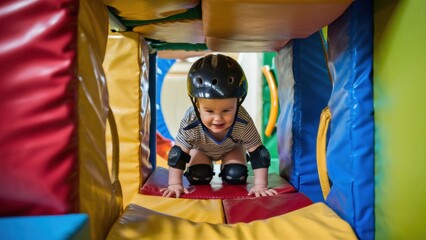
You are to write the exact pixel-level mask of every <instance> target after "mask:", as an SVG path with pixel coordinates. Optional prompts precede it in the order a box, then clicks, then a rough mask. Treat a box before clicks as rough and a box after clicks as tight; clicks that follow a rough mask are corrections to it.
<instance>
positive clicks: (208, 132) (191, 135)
mask: <svg viewBox="0 0 426 240" xmlns="http://www.w3.org/2000/svg"><path fill="white" fill-rule="evenodd" d="M187 87H188V95H189V97H190V99H191V101H192V104H193V107H191V108H189V109H188V111H187V112H186V114H185V116H184V118H183V120H182V121H181V125H180V129H179V132H178V134H177V137H176V144H175V146H173V147H172V148H171V150H170V151H169V156H168V165H169V186H168V188H163V189H161V192H162V193H163V196H165V197H172V196H176V198H179V197H180V196H181V195H182V194H184V193H188V190H187V189H185V188H184V187H183V185H182V175H185V176H186V177H187V179H188V181H189V182H190V183H191V184H193V185H195V184H209V183H210V181H211V179H212V177H213V175H214V172H213V166H212V161H216V160H222V165H221V172H220V174H219V176H220V177H221V178H222V181H223V182H224V183H227V184H245V183H246V180H247V175H248V174H247V173H248V170H247V165H246V152H247V151H248V153H249V156H247V157H248V160H249V161H251V165H252V168H253V172H254V186H253V188H251V189H250V191H249V193H248V195H252V194H254V195H255V196H256V197H259V196H268V195H276V194H278V193H277V192H276V191H275V190H273V189H269V188H268V167H269V165H270V155H269V151H268V150H267V149H266V148H265V147H264V146H263V145H262V141H261V139H260V136H259V133H258V132H257V130H256V127H255V125H254V123H253V120H252V119H251V117H250V115H249V114H248V113H247V111H246V110H245V109H244V107H243V106H241V104H242V102H243V101H244V98H245V97H246V95H247V88H248V85H247V79H246V77H245V74H244V72H243V70H242V68H241V66H240V65H239V64H238V62H237V61H235V60H234V59H233V58H231V57H228V56H225V55H221V54H217V55H212V54H210V55H207V56H205V57H203V58H200V59H199V60H197V61H196V62H195V63H194V64H193V65H192V67H191V69H190V70H189V73H188V79H187ZM187 163H189V167H188V169H187V171H186V172H185V174H183V171H184V170H185V168H186V164H187Z"/></svg>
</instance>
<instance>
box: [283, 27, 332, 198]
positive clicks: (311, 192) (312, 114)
mask: <svg viewBox="0 0 426 240" xmlns="http://www.w3.org/2000/svg"><path fill="white" fill-rule="evenodd" d="M322 42H323V38H322V36H321V32H317V33H315V34H313V35H311V36H310V37H308V38H304V39H296V40H293V43H292V44H293V49H292V71H293V76H292V77H293V81H294V82H293V90H292V91H293V93H292V94H293V99H292V101H288V99H287V100H286V99H285V97H284V98H282V100H281V102H280V104H281V106H282V109H283V113H282V114H283V115H282V116H280V119H279V124H280V125H281V126H284V125H286V124H291V134H290V135H289V134H285V131H284V132H282V133H284V134H285V135H284V136H282V133H281V134H279V136H278V137H279V148H281V146H282V145H280V142H281V144H285V143H284V141H288V139H285V138H290V137H291V136H292V146H291V148H287V150H286V148H285V147H284V148H283V149H280V150H279V151H280V156H282V155H288V156H291V157H287V158H286V157H283V158H281V157H280V161H281V162H280V164H281V165H284V166H285V172H284V173H282V175H284V176H285V177H286V178H289V180H290V182H291V184H293V186H295V187H296V188H297V189H298V190H299V191H300V192H303V193H304V194H306V195H307V196H308V197H309V198H310V199H311V200H313V201H314V202H319V201H324V200H323V196H322V192H321V187H320V185H319V179H318V170H317V162H316V137H317V133H318V125H319V119H320V115H321V111H322V110H323V109H324V108H325V107H326V106H327V103H328V100H329V98H330V94H331V88H332V84H331V80H330V77H329V74H328V70H327V61H326V57H325V55H324V51H323V44H322ZM289 54H291V53H289ZM286 75H287V74H286ZM289 78H290V77H289ZM283 81H289V80H288V79H284V80H283ZM290 81H291V80H290ZM281 84H285V83H283V82H281ZM281 90H282V91H291V90H289V89H283V88H280V91H281ZM281 94H283V93H281ZM287 95H288V94H287ZM280 99H281V96H280ZM291 102H293V104H292V106H288V105H289V103H291ZM291 107H292V110H291ZM289 111H292V114H288V112H289ZM286 112H287V114H286ZM283 118H286V119H283ZM286 122H287V123H286ZM284 128H285V127H284ZM280 131H281V130H280ZM280 135H281V136H280ZM290 144H291V143H290ZM283 151H291V152H290V153H284V152H283Z"/></svg>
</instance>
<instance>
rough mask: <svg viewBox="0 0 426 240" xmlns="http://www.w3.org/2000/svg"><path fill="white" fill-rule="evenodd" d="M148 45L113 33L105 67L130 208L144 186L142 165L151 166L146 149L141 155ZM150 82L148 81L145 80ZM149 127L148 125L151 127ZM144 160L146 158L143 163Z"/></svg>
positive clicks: (121, 174) (136, 37)
mask: <svg viewBox="0 0 426 240" xmlns="http://www.w3.org/2000/svg"><path fill="white" fill-rule="evenodd" d="M142 45H146V43H145V41H144V40H143V39H141V37H140V35H139V34H138V33H134V32H126V33H110V34H109V36H108V43H107V52H106V56H105V60H104V62H103V66H104V69H105V75H106V77H107V84H108V91H109V97H110V106H111V108H112V110H113V112H114V116H115V120H116V124H117V128H118V134H119V142H120V163H119V164H120V171H119V179H120V182H121V186H122V190H123V205H124V206H127V204H129V202H130V200H131V199H132V198H133V196H134V195H135V193H137V192H138V191H139V187H140V186H141V182H142V179H141V172H140V169H139V166H140V164H141V163H142V162H144V163H145V165H148V166H145V167H149V168H150V167H151V166H150V165H149V164H148V159H147V158H148V156H149V155H148V154H147V152H146V150H143V151H144V154H141V147H140V146H141V132H142V133H143V134H144V135H145V134H148V133H149V129H148V131H146V130H145V129H144V130H143V131H141V128H144V127H146V126H141V121H140V119H139V117H140V112H141V100H142V98H141V95H142V94H144V93H141V89H140V86H141V74H142V69H141V46H142ZM146 81H147V79H146ZM148 127H149V125H148ZM107 147H108V162H111V158H112V154H111V147H112V143H111V134H110V132H109V131H107ZM141 158H145V159H144V160H141Z"/></svg>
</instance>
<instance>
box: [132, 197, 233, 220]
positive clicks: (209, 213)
mask: <svg viewBox="0 0 426 240" xmlns="http://www.w3.org/2000/svg"><path fill="white" fill-rule="evenodd" d="M132 203H133V204H135V205H138V206H141V207H144V208H148V209H151V210H153V211H157V212H160V213H164V214H167V215H170V216H174V217H179V218H184V219H188V220H190V221H193V222H206V223H214V224H216V223H224V222H225V220H224V219H225V214H224V212H223V208H222V201H221V200H220V199H208V200H194V199H184V198H165V197H159V196H149V195H142V194H137V195H135V197H134V199H133V200H132Z"/></svg>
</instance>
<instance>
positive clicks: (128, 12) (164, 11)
mask: <svg viewBox="0 0 426 240" xmlns="http://www.w3.org/2000/svg"><path fill="white" fill-rule="evenodd" d="M199 2H200V1H199V0H178V1H177V0H161V1H152V0H150V1H147V0H139V1H135V0H104V3H105V4H106V5H108V6H110V7H112V8H114V9H115V10H116V12H115V13H116V14H117V15H118V16H120V17H122V18H123V19H125V20H153V19H161V18H166V17H169V16H172V15H176V14H180V13H184V12H186V11H187V10H188V9H190V8H194V7H196V6H197V5H198V4H199Z"/></svg>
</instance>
